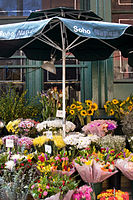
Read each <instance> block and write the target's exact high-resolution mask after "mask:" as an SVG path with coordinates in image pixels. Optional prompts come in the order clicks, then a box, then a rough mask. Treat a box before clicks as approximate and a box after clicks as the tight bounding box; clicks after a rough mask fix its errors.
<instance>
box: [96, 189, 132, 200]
mask: <svg viewBox="0 0 133 200" xmlns="http://www.w3.org/2000/svg"><path fill="white" fill-rule="evenodd" d="M97 199H99V200H119V199H121V200H129V194H128V192H123V191H121V190H116V189H107V190H106V191H103V192H101V194H99V195H98V196H97Z"/></svg>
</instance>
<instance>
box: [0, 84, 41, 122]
mask: <svg viewBox="0 0 133 200" xmlns="http://www.w3.org/2000/svg"><path fill="white" fill-rule="evenodd" d="M26 93H27V91H24V92H23V93H22V94H21V95H19V93H18V92H16V90H15V88H11V87H9V89H8V92H7V93H6V92H2V95H1V97H0V118H1V119H2V120H4V121H5V122H6V123H8V122H9V121H13V120H15V119H18V118H23V119H26V118H31V119H36V118H38V116H39V114H40V112H41V107H40V106H39V105H38V104H37V101H36V98H34V99H30V100H26Z"/></svg>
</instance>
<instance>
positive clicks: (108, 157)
mask: <svg viewBox="0 0 133 200" xmlns="http://www.w3.org/2000/svg"><path fill="white" fill-rule="evenodd" d="M79 154H80V156H79V157H77V159H75V162H74V164H75V167H76V169H77V171H78V172H79V174H80V176H81V178H82V179H83V180H84V181H85V182H87V183H97V182H102V181H104V180H106V179H107V178H109V177H110V176H112V175H114V174H115V173H117V172H118V171H117V170H116V169H115V165H114V157H115V156H114V155H115V153H114V151H112V150H110V151H109V150H107V151H106V152H103V153H102V152H100V151H98V152H96V149H95V148H94V150H93V151H92V150H91V149H90V148H89V149H87V150H84V151H81V152H79Z"/></svg>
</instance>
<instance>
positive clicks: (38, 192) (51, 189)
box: [30, 173, 78, 200]
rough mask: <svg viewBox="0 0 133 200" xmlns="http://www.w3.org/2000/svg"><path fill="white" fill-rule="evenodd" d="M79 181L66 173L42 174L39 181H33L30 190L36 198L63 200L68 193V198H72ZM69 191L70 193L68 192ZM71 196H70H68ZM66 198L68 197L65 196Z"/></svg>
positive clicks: (68, 199) (37, 199)
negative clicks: (71, 191) (72, 191)
mask: <svg viewBox="0 0 133 200" xmlns="http://www.w3.org/2000/svg"><path fill="white" fill-rule="evenodd" d="M77 186H78V183H76V181H75V180H74V179H73V178H69V177H68V176H66V175H61V176H60V174H51V173H48V174H47V175H46V174H45V175H44V176H41V177H40V179H39V180H38V181H37V182H35V181H34V182H32V184H31V185H30V192H31V194H32V196H33V198H34V199H35V200H39V199H41V200H42V199H45V200H59V199H60V200H62V199H64V198H65V197H64V196H65V195H67V200H70V199H71V196H72V193H70V192H69V190H74V189H76V187H77ZM68 192H69V195H68V194H67V193H68ZM68 196H69V197H68ZM65 199H66V198H65Z"/></svg>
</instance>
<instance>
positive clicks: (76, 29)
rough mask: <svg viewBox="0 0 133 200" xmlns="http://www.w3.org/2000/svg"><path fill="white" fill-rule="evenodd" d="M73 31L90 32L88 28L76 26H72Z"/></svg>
mask: <svg viewBox="0 0 133 200" xmlns="http://www.w3.org/2000/svg"><path fill="white" fill-rule="evenodd" d="M73 28H74V32H75V33H77V32H80V33H87V34H90V33H91V31H90V30H89V29H87V30H86V29H84V28H78V27H77V26H74V27H73Z"/></svg>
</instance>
